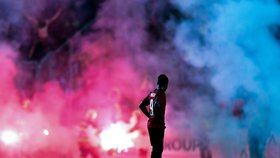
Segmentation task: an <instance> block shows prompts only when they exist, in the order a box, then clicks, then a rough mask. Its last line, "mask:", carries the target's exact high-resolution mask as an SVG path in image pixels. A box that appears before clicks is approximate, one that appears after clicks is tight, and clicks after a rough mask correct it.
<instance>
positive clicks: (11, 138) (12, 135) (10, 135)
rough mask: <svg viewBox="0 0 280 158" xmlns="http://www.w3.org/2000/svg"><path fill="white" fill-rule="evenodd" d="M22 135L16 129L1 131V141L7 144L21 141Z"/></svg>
mask: <svg viewBox="0 0 280 158" xmlns="http://www.w3.org/2000/svg"><path fill="white" fill-rule="evenodd" d="M19 139H20V136H19V134H18V133H17V132H16V131H13V130H5V131H3V132H1V141H2V142H3V143H4V144H6V145H12V144H16V143H17V142H19Z"/></svg>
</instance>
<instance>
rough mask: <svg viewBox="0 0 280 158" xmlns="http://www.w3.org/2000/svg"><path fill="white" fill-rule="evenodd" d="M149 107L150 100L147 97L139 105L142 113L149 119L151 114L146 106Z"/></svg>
mask: <svg viewBox="0 0 280 158" xmlns="http://www.w3.org/2000/svg"><path fill="white" fill-rule="evenodd" d="M147 105H149V100H148V97H146V98H145V99H144V100H143V101H142V102H141V103H140V105H139V108H140V109H141V111H142V112H143V113H144V114H145V115H146V116H147V117H148V118H150V114H149V112H148V110H147V108H146V106H147Z"/></svg>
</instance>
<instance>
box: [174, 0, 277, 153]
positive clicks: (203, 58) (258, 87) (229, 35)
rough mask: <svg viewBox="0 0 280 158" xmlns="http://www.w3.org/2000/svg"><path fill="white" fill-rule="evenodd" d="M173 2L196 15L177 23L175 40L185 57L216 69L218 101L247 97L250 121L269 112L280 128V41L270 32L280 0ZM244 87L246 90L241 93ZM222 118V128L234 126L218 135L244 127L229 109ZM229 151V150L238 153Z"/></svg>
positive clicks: (214, 83)
mask: <svg viewBox="0 0 280 158" xmlns="http://www.w3.org/2000/svg"><path fill="white" fill-rule="evenodd" d="M172 3H173V4H174V5H175V6H177V7H178V8H179V9H180V10H181V11H182V12H184V13H185V14H190V15H191V16H192V17H193V18H192V20H185V21H183V22H181V23H179V24H178V25H177V28H176V29H177V30H176V33H175V36H174V41H175V43H176V46H177V47H178V48H179V49H181V50H182V51H183V52H184V53H183V55H184V58H185V61H186V62H189V63H192V65H194V66H196V67H204V66H206V67H209V68H210V69H211V70H212V72H213V76H212V77H211V80H210V82H211V85H212V86H213V87H214V89H215V93H216V97H215V101H216V102H217V103H221V102H224V101H226V102H228V103H230V102H231V100H233V99H234V98H243V99H244V100H247V101H245V104H246V105H245V106H246V107H245V111H246V113H247V118H246V121H247V124H246V127H248V128H249V126H252V122H251V121H253V120H258V121H260V122H262V121H265V120H266V117H268V116H269V118H270V121H271V122H270V128H272V131H273V132H276V131H278V134H279V123H277V121H276V120H277V119H276V117H277V116H278V115H279V112H280V111H279V107H278V104H279V97H278V95H277V93H278V90H277V89H279V83H278V82H277V80H279V75H278V74H279V70H278V68H277V67H278V66H279V61H278V58H279V53H278V52H279V51H280V50H279V49H280V47H279V41H277V39H276V38H275V35H274V34H273V32H271V28H272V27H274V26H275V25H277V24H278V25H279V23H280V22H279V15H280V14H279V13H280V8H279V4H278V3H277V2H276V1H209V2H207V3H204V2H200V1H195V2H193V1H191V3H186V2H184V1H172ZM240 89H244V90H245V91H247V92H245V93H243V94H242V93H239V90H240ZM244 90H243V91H244ZM238 93H239V94H238ZM246 93H247V94H249V95H246ZM248 100H251V101H248ZM228 103H227V104H228ZM230 104H232V103H230ZM228 106H232V105H228ZM231 108H232V107H230V109H231ZM265 109H266V110H265ZM268 109H269V110H268ZM196 110H197V109H196ZM205 110H208V108H206V109H205ZM198 111H200V110H198ZM200 113H201V111H200ZM259 117H260V119H259ZM218 120H220V121H218V123H217V128H220V129H224V128H225V127H227V129H229V130H228V131H224V132H223V133H220V132H219V131H216V132H218V133H219V134H218V135H216V136H215V138H216V139H217V137H220V138H221V136H222V135H223V136H226V135H227V134H229V136H226V137H225V138H226V140H228V139H230V138H233V137H232V136H234V135H237V131H236V130H238V129H239V128H240V127H238V126H237V124H236V123H235V121H234V120H232V119H231V118H229V113H228V114H227V115H220V118H218ZM219 122H220V123H222V124H224V125H222V124H220V123H219ZM253 122H254V121H253ZM226 124H227V125H226ZM266 128H267V129H268V128H269V127H266ZM253 130H258V129H253ZM216 134H217V133H216ZM219 135H220V136H219ZM230 135H231V136H230ZM223 139H224V138H223ZM239 143H241V142H239ZM243 143H246V142H243ZM222 146H223V145H222ZM229 152H230V151H228V152H227V156H230V155H232V154H233V153H231V154H230V153H229Z"/></svg>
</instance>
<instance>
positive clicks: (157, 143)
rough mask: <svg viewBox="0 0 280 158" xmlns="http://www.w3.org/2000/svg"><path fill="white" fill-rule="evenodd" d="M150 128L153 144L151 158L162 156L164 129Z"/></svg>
mask: <svg viewBox="0 0 280 158" xmlns="http://www.w3.org/2000/svg"><path fill="white" fill-rule="evenodd" d="M148 130H149V136H150V142H151V145H152V153H151V158H161V156H162V152H163V142H164V141H163V139H164V129H160V128H149V129H148Z"/></svg>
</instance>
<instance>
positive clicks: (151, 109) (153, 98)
mask: <svg viewBox="0 0 280 158" xmlns="http://www.w3.org/2000/svg"><path fill="white" fill-rule="evenodd" d="M167 87H168V78H167V76H166V75H164V74H161V75H159V76H158V81H157V88H156V89H155V90H154V91H153V92H150V93H149V94H148V96H147V97H146V98H144V100H143V101H142V102H141V104H140V105H139V108H140V109H141V110H142V112H143V113H144V114H145V115H146V116H147V117H148V118H149V120H148V131H149V136H150V142H151V145H152V153H151V158H161V155H162V152H163V140H164V130H165V120H164V119H165V117H164V115H165V107H166V96H165V91H166V89H167ZM147 106H148V108H147Z"/></svg>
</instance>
